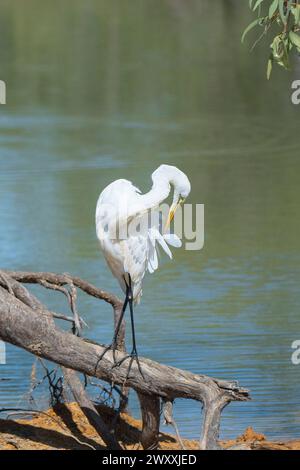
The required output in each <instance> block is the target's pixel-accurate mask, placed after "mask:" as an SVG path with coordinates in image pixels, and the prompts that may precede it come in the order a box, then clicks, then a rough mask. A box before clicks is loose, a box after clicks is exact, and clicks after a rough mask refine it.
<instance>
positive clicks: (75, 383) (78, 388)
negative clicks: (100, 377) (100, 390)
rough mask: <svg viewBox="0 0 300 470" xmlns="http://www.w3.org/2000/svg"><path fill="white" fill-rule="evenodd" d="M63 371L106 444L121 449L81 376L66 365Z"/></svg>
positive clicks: (78, 401)
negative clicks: (88, 394)
mask: <svg viewBox="0 0 300 470" xmlns="http://www.w3.org/2000/svg"><path fill="white" fill-rule="evenodd" d="M62 371H63V374H64V379H65V380H66V382H67V384H68V385H69V387H70V389H71V391H72V394H73V396H74V398H75V400H76V401H77V403H78V404H79V406H80V408H81V410H82V412H83V413H84V414H85V416H86V417H87V419H88V421H89V423H90V424H91V425H92V426H93V427H94V428H95V430H96V431H97V433H98V434H99V435H100V436H101V437H102V439H103V441H104V442H105V444H106V445H107V446H108V448H109V449H113V450H121V446H120V445H119V443H118V441H117V440H116V438H115V436H114V434H113V433H112V432H109V430H108V428H107V426H106V424H105V423H104V421H103V419H102V418H101V416H100V415H99V413H98V411H97V409H96V408H95V406H94V404H93V402H92V401H91V400H90V399H89V397H88V396H87V394H86V392H85V390H84V387H83V385H82V383H81V382H80V380H79V377H78V376H77V374H76V372H75V371H74V370H71V369H67V368H66V367H62Z"/></svg>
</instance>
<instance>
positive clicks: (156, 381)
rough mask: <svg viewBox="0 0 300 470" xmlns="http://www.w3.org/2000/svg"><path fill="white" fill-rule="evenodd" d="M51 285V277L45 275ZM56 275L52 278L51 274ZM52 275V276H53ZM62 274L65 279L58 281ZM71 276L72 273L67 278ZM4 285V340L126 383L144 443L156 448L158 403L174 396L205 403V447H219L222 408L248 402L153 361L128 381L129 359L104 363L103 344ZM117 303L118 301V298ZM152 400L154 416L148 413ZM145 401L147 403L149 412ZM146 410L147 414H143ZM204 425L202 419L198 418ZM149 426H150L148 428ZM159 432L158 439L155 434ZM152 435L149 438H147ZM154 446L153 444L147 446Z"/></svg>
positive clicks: (24, 276)
mask: <svg viewBox="0 0 300 470" xmlns="http://www.w3.org/2000/svg"><path fill="white" fill-rule="evenodd" d="M33 274H34V273H10V272H9V273H5V275H12V277H14V278H15V279H18V280H20V281H21V282H35V279H37V276H39V278H40V277H41V273H36V274H37V276H34V275H33ZM42 274H43V275H44V276H45V278H46V280H47V281H48V282H51V280H50V281H49V273H42ZM51 276H52V274H51ZM51 276H50V277H51ZM54 276H56V278H55V281H54V282H58V281H59V282H62V283H67V279H66V277H65V275H54ZM60 276H61V277H60ZM68 276H69V275H68ZM72 280H73V282H74V284H76V285H77V286H78V287H80V288H83V290H85V291H89V293H90V294H91V295H95V296H96V297H99V298H103V300H105V301H108V302H109V303H111V304H112V305H113V303H114V302H115V298H113V296H112V297H110V294H106V293H104V294H103V291H100V294H99V292H98V290H97V289H96V288H94V287H93V286H91V287H92V288H91V287H90V285H89V284H88V283H85V281H81V280H79V278H74V277H72ZM3 285H4V287H0V338H1V339H2V340H4V341H7V342H9V343H12V344H14V345H16V346H19V347H21V348H24V349H26V350H27V351H29V352H31V353H33V354H35V355H37V356H39V357H43V358H45V359H48V360H51V361H53V362H55V363H57V364H60V365H61V366H64V367H67V368H69V369H73V370H77V371H79V372H83V373H85V374H87V375H89V376H95V377H97V378H99V379H102V380H105V381H107V382H110V383H111V382H113V383H115V384H119V385H124V383H125V381H126V385H127V386H128V387H131V388H133V389H134V390H135V391H136V392H137V393H138V395H139V396H140V397H144V400H143V399H142V403H141V404H142V411H143V409H144V413H143V418H144V419H143V421H144V429H145V432H144V436H145V437H144V439H145V441H144V445H145V446H149V445H150V446H151V447H152V446H153V445H156V443H155V439H156V436H157V435H158V431H157V428H158V424H157V422H158V412H157V410H158V403H159V399H160V398H163V399H164V400H165V401H174V399H176V398H189V399H194V400H197V401H200V402H202V403H203V405H204V413H205V415H204V423H203V428H202V435H201V440H200V446H201V448H203V449H212V448H217V447H219V446H218V442H217V440H218V433H219V425H220V418H221V411H222V409H223V408H224V407H225V406H226V405H227V404H228V403H230V402H231V401H246V400H248V399H249V394H248V391H247V390H245V389H243V388H242V387H239V385H238V384H237V383H236V382H230V381H224V380H219V379H215V378H211V377H208V376H205V375H199V374H192V373H190V372H188V371H183V370H180V369H176V368H174V367H170V366H166V365H162V364H159V363H157V362H154V361H151V360H150V359H145V358H140V363H141V367H142V369H143V374H144V379H143V378H142V377H141V375H140V373H139V370H138V368H137V366H136V364H135V362H134V363H133V365H132V368H131V371H130V374H129V376H128V378H127V380H126V377H127V366H128V361H124V362H123V363H122V365H121V366H120V367H117V368H116V367H115V368H113V367H112V366H113V365H114V362H113V357H112V354H111V352H108V353H107V354H106V355H105V356H104V358H103V359H102V360H101V361H100V360H99V358H100V357H101V354H102V352H103V351H104V348H105V347H104V346H103V345H100V344H96V343H93V342H91V341H89V340H86V339H83V338H79V337H76V336H74V335H72V334H70V333H67V332H65V331H63V330H61V329H59V328H58V327H57V326H55V325H54V324H53V322H49V321H48V319H49V317H51V312H50V311H47V309H46V308H45V307H44V308H43V311H41V310H40V309H34V308H32V307H29V306H28V305H26V304H25V303H24V302H22V300H20V299H18V298H16V297H15V295H14V292H13V291H10V289H9V288H5V283H3V282H2V286H3ZM117 300H118V299H117ZM116 356H117V359H118V360H120V359H122V357H124V352H119V351H118V352H117V353H116ZM146 397H149V400H150V398H151V399H152V405H153V407H152V410H153V411H152V412H151V411H149V410H150V408H151V406H150V401H149V400H148V398H147V399H146ZM146 401H148V402H149V410H148V411H147V405H146ZM145 410H146V411H145ZM199 421H200V416H199ZM149 423H150V424H149ZM155 434H156V436H155ZM149 435H150V436H151V438H148V437H147V436H149ZM149 442H150V444H149Z"/></svg>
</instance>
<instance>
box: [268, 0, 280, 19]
mask: <svg viewBox="0 0 300 470" xmlns="http://www.w3.org/2000/svg"><path fill="white" fill-rule="evenodd" d="M278 3H279V0H273V2H272V3H271V5H270V8H269V18H270V19H271V18H273V15H274V13H275V11H276V10H277V8H278Z"/></svg>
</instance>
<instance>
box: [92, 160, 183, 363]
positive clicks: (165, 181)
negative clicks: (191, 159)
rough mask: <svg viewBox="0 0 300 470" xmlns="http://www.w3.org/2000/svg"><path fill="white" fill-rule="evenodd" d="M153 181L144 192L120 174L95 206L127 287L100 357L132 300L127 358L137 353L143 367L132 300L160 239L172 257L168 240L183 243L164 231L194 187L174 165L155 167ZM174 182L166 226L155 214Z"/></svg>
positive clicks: (153, 265) (105, 243)
mask: <svg viewBox="0 0 300 470" xmlns="http://www.w3.org/2000/svg"><path fill="white" fill-rule="evenodd" d="M152 182H153V185H152V189H151V190H150V191H149V192H148V193H146V194H141V192H140V190H139V189H138V188H136V187H135V186H134V185H133V184H132V183H131V182H130V181H128V180H125V179H118V180H116V181H114V182H113V183H111V184H109V185H108V186H107V187H106V188H105V189H104V190H103V191H102V193H101V194H100V196H99V199H98V202H97V208H96V232H97V237H98V239H99V241H100V246H101V249H102V251H103V254H104V257H105V259H106V262H107V264H108V266H109V268H110V269H111V271H112V273H113V275H114V276H115V277H116V278H117V280H118V281H119V284H120V286H121V288H122V290H123V292H124V293H125V301H124V305H123V309H122V312H121V315H120V318H119V321H118V325H117V327H116V329H115V333H114V336H113V340H112V343H111V344H110V345H109V346H108V347H107V348H106V349H105V351H104V353H103V354H102V356H101V358H102V357H103V356H104V354H105V353H106V351H108V350H109V349H112V350H113V351H115V349H116V340H117V336H118V332H119V329H120V326H121V322H122V320H123V317H124V314H125V310H126V307H127V305H128V304H129V308H130V318H131V330H132V351H131V354H130V355H129V356H126V357H125V358H124V359H123V360H125V359H127V358H128V357H130V358H131V362H130V366H129V368H130V367H131V364H132V361H133V359H135V360H136V361H137V364H138V367H139V370H140V371H141V369H140V365H139V361H138V354H137V348H136V340H135V331H134V318H133V303H135V304H136V303H139V302H140V298H141V295H142V281H143V278H144V275H145V273H146V271H148V272H150V273H153V272H154V271H155V270H156V269H157V268H158V257H157V248H158V245H159V246H160V247H161V248H162V249H163V250H164V251H165V252H166V253H167V254H168V255H169V256H170V258H172V253H171V251H170V249H169V247H168V244H169V245H172V246H175V247H179V246H181V242H180V240H179V238H178V237H177V236H176V235H171V234H169V233H166V230H167V228H168V226H169V225H170V222H171V221H172V219H173V217H174V214H175V212H176V209H177V208H178V207H179V206H180V204H182V203H183V201H184V200H185V198H186V197H187V196H188V195H189V193H190V190H191V185H190V182H189V180H188V178H187V176H186V175H185V174H184V173H183V172H182V171H180V170H179V169H178V168H176V167H175V166H170V165H161V166H159V167H158V168H157V169H156V170H155V171H154V172H153V173H152ZM172 187H173V189H174V195H173V203H172V206H171V208H170V210H169V214H168V218H167V222H166V226H165V228H164V229H162V227H161V223H160V220H159V217H155V216H156V215H158V214H159V206H160V204H162V202H163V201H165V200H166V199H167V198H168V196H169V194H170V191H171V188H172ZM149 215H150V216H151V217H150V218H149ZM149 220H150V222H149ZM124 229H125V230H124ZM121 232H122V233H121ZM101 358H100V359H101ZM123 360H122V361H121V362H123ZM121 362H119V363H118V364H117V365H120V364H121Z"/></svg>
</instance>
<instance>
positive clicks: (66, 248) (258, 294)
mask: <svg viewBox="0 0 300 470" xmlns="http://www.w3.org/2000/svg"><path fill="white" fill-rule="evenodd" d="M212 3H213V6H212ZM247 3H248V2H241V1H238V0H236V1H234V0H232V1H229V0H224V1H222V0H219V1H218V2H209V1H208V0H202V1H201V0H190V1H189V2H186V1H183V0H182V1H181V0H174V1H173V0H130V1H129V0H119V1H115V0H112V1H110V0H106V1H94V0H86V1H83V0H81V1H78V0H72V1H71V0H69V1H68V0H60V1H58V0H55V1H51V2H40V1H38V0H27V1H26V2H22V1H17V0H9V1H8V0H3V1H2V2H1V6H0V65H1V67H0V79H1V80H5V82H6V85H7V104H6V105H2V106H1V107H0V214H1V219H0V220H1V222H0V243H1V252H0V260H1V263H0V264H1V267H3V268H6V269H19V270H41V271H42V270H49V271H57V272H66V271H67V272H71V273H74V274H77V275H79V276H81V277H83V278H86V279H88V280H90V281H91V282H93V283H95V284H96V285H98V286H101V287H103V288H105V289H107V290H111V291H113V292H116V293H118V294H120V292H119V290H118V289H119V288H118V285H117V282H116V281H115V280H114V279H113V278H112V276H111V274H110V272H109V271H108V270H107V268H106V267H105V264H104V262H103V258H102V257H101V254H100V253H99V251H98V245H97V241H96V236H95V229H94V210H95V204H96V200H97V197H98V194H99V193H100V191H101V190H102V189H103V188H104V187H105V186H106V185H107V184H108V183H109V182H111V181H112V180H114V179H117V178H120V177H124V178H128V179H130V180H132V181H133V182H134V183H135V184H136V185H137V186H139V187H140V188H141V189H142V190H143V191H146V190H147V189H148V188H149V186H150V174H151V172H152V171H153V170H154V169H155V168H156V167H157V166H158V165H159V164H161V163H171V164H174V165H176V166H178V167H179V168H181V169H182V170H184V171H185V172H186V173H187V175H188V176H189V178H190V180H191V183H192V193H191V196H190V202H193V203H204V204H205V246H204V249H203V250H202V251H199V252H191V251H185V250H177V251H176V252H175V253H174V261H173V262H170V261H168V260H165V259H164V260H162V263H161V268H160V270H159V271H158V272H157V273H156V274H155V275H153V276H150V275H148V276H147V278H146V280H145V286H144V296H143V302H142V304H141V306H139V307H138V309H137V310H136V324H137V335H138V344H139V351H140V354H142V355H144V356H149V357H151V358H153V359H155V360H158V361H162V362H165V363H167V364H172V365H174V366H177V367H180V368H186V369H189V370H191V371H193V372H199V373H206V374H210V375H213V376H217V377H220V378H221V377H222V378H232V379H238V380H239V382H240V383H241V384H242V385H243V386H245V387H247V388H249V389H250V390H251V394H252V398H253V400H252V401H251V402H249V403H243V404H232V405H230V406H229V407H228V408H227V409H226V410H225V413H224V419H223V422H222V436H224V437H230V436H235V435H237V434H238V433H240V432H241V431H243V430H244V428H245V427H246V426H248V425H253V426H254V427H255V429H256V430H258V431H262V432H266V433H268V435H269V436H270V437H280V438H284V437H289V436H290V437H291V436H292V437H296V436H298V437H299V432H300V430H299V426H300V398H299V397H300V385H299V373H300V366H295V365H292V363H291V360H290V357H291V353H292V349H291V343H292V342H293V341H294V340H296V339H300V320H299V311H298V309H299V304H300V293H299V275H300V268H299V266H300V256H299V246H300V242H299V203H300V192H299V173H300V161H299V151H300V144H299V113H300V107H297V106H293V105H292V104H291V101H290V94H291V82H292V80H293V79H296V78H298V79H299V78H300V77H299V73H300V72H299V73H298V75H297V67H296V68H295V69H294V72H293V73H287V72H284V71H282V70H279V69H275V70H274V76H273V77H272V80H271V81H270V82H269V83H268V82H267V81H266V80H265V62H266V58H267V55H268V50H267V45H266V44H265V45H264V46H262V47H260V48H258V49H257V51H256V52H255V53H252V54H250V53H249V50H248V47H247V46H242V45H241V44H240V34H241V31H242V30H243V28H244V27H245V25H246V24H247V23H248V22H249V21H250V20H251V15H250V13H249V12H248V8H247ZM212 9H213V11H212ZM35 291H36V290H35ZM38 292H40V291H38ZM41 295H42V298H43V299H44V300H45V301H47V303H48V305H49V306H51V308H53V309H55V308H56V309H57V310H59V311H64V310H65V311H66V307H65V305H64V299H61V298H60V297H59V294H57V295H56V294H51V295H49V293H48V292H47V293H44V292H41ZM51 299H52V300H51ZM50 302H51V303H50ZM79 310H80V313H81V315H82V316H84V318H85V319H86V321H87V323H88V324H89V330H87V331H86V332H85V334H86V335H87V336H89V337H91V338H94V339H97V340H99V341H102V342H104V341H105V342H108V341H109V340H110V338H111V335H112V318H111V311H110V309H109V307H108V306H107V305H102V304H101V305H100V304H99V303H98V302H96V301H94V300H92V299H87V298H83V297H81V298H80V304H79ZM31 364H32V357H31V356H30V355H29V354H26V353H24V352H23V351H20V350H18V349H16V348H13V347H11V346H8V347H7V365H6V366H0V374H1V376H3V377H8V378H10V379H11V380H10V381H7V382H2V383H1V388H0V403H1V406H8V405H11V406H14V405H16V402H19V403H23V402H24V399H25V397H24V395H25V394H26V392H27V391H28V387H29V376H30V367H31ZM131 407H132V409H133V411H134V412H135V413H137V406H136V402H135V400H133V401H132V404H131ZM197 413H198V414H197ZM198 417H200V409H199V405H198V404H196V403H189V402H186V401H183V400H182V401H181V400H180V401H178V403H177V404H176V418H177V422H178V425H179V428H180V429H181V431H182V434H183V436H187V437H197V436H198V434H199V419H200V418H198Z"/></svg>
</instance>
